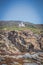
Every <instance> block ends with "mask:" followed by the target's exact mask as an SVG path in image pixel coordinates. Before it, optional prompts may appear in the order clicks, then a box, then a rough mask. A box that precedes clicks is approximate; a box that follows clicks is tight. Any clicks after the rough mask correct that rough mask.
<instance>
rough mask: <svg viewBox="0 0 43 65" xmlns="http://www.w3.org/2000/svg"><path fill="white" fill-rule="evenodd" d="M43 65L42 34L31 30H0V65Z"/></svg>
mask: <svg viewBox="0 0 43 65" xmlns="http://www.w3.org/2000/svg"><path fill="white" fill-rule="evenodd" d="M25 62H26V63H34V62H35V63H38V65H41V64H40V63H43V34H35V33H33V32H32V31H31V30H20V31H17V30H14V31H7V30H0V65H2V64H7V65H23V63H25Z"/></svg>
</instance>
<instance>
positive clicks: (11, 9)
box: [0, 0, 43, 24]
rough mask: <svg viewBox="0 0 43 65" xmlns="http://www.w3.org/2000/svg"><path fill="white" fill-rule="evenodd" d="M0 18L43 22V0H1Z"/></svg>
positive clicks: (35, 22)
mask: <svg viewBox="0 0 43 65" xmlns="http://www.w3.org/2000/svg"><path fill="white" fill-rule="evenodd" d="M0 20H5V21H9V20H14V21H15V20H16V21H25V22H31V23H34V24H43V0H0Z"/></svg>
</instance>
